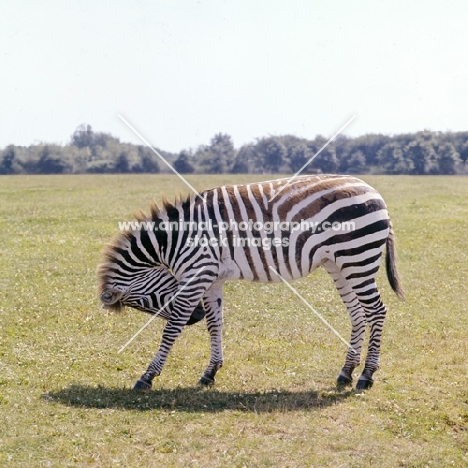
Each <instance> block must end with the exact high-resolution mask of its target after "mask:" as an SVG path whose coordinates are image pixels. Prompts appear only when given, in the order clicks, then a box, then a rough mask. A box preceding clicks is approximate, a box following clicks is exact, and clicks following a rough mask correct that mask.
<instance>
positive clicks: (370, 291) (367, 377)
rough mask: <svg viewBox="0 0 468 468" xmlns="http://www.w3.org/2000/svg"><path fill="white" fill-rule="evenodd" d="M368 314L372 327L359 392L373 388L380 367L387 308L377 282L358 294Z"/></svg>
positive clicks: (358, 383) (368, 322)
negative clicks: (375, 374) (375, 373)
mask: <svg viewBox="0 0 468 468" xmlns="http://www.w3.org/2000/svg"><path fill="white" fill-rule="evenodd" d="M356 294H357V296H358V298H359V300H360V301H361V304H362V307H363V309H364V311H365V314H366V320H367V324H368V325H369V327H370V336H369V347H368V351H367V356H366V364H365V366H364V371H363V372H362V374H361V376H360V377H359V380H358V382H357V385H356V388H357V389H358V390H366V389H368V388H371V387H372V384H373V383H374V381H373V378H372V377H373V375H374V372H375V371H376V370H377V369H378V368H379V366H380V345H381V341H382V330H383V325H384V321H385V315H386V312H387V310H386V308H385V305H384V304H383V302H382V299H381V298H380V293H379V291H378V289H377V285H376V284H375V281H374V282H373V283H372V284H371V285H370V288H369V286H368V287H367V288H366V290H365V291H363V292H358V291H357V292H356Z"/></svg>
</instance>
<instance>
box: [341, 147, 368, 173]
mask: <svg viewBox="0 0 468 468" xmlns="http://www.w3.org/2000/svg"><path fill="white" fill-rule="evenodd" d="M344 172H346V173H347V174H365V172H366V157H365V156H364V153H363V152H362V151H361V150H356V151H354V152H353V153H351V155H350V156H349V158H348V159H347V165H346V169H345V171H344Z"/></svg>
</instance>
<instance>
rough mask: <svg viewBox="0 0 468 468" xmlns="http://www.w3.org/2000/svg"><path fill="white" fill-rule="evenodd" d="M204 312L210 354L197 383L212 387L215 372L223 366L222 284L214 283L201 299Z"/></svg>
mask: <svg viewBox="0 0 468 468" xmlns="http://www.w3.org/2000/svg"><path fill="white" fill-rule="evenodd" d="M203 302H204V305H205V310H206V325H207V328H208V332H209V334H210V341H211V354H210V363H209V364H208V367H207V368H206V369H205V372H203V375H202V376H201V378H200V380H199V383H200V384H201V385H213V384H214V382H215V375H216V372H218V370H219V369H220V368H221V367H222V365H223V344H222V328H223V283H221V282H220V283H215V284H214V285H213V286H212V287H211V288H210V289H209V290H208V291H207V292H206V293H205V296H204V297H203Z"/></svg>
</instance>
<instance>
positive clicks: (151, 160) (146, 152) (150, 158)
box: [138, 146, 161, 174]
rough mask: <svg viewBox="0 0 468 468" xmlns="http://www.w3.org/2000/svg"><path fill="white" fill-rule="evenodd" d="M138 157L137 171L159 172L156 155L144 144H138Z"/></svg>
mask: <svg viewBox="0 0 468 468" xmlns="http://www.w3.org/2000/svg"><path fill="white" fill-rule="evenodd" d="M138 158H139V163H138V167H139V169H140V170H139V171H138V172H145V173H151V174H155V173H159V172H161V169H160V167H159V163H158V160H157V156H156V155H155V154H154V153H153V151H151V150H150V149H149V148H148V147H146V146H138Z"/></svg>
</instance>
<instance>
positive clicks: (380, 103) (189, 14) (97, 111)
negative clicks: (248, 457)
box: [0, 0, 468, 152]
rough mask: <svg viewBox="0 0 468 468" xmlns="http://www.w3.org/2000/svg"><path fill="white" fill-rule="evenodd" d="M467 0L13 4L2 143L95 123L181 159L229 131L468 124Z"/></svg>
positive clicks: (0, 44) (310, 132)
mask: <svg viewBox="0 0 468 468" xmlns="http://www.w3.org/2000/svg"><path fill="white" fill-rule="evenodd" d="M467 18H468V2H466V1H464V0H460V1H451V0H443V1H432V0H414V1H409V0H404V1H399V0H394V1H379V0H373V1H363V0H355V1H349V0H337V1H329V2H325V1H323V0H321V1H315V0H290V1H285V0H282V1H279V0H200V1H192V0H151V1H138V0H134V1H131V2H130V1H121V0H112V1H110V0H101V1H99V2H96V1H94V0H93V1H88V0H85V1H82V0H80V1H67V2H64V1H48V0H41V1H26V0H17V1H15V2H7V1H6V0H0V70H1V73H0V80H1V81H0V82H1V86H0V129H1V130H0V148H3V147H5V146H7V145H9V144H15V145H30V144H40V143H43V142H47V143H59V144H67V143H68V142H69V141H70V137H71V135H72V133H73V131H74V130H75V129H76V127H77V126H78V125H80V124H82V123H87V124H90V125H91V126H92V128H93V130H95V131H102V132H109V133H111V134H112V135H114V136H117V137H119V138H120V139H121V140H122V141H128V142H133V143H138V144H141V143H142V142H141V140H140V139H139V138H138V136H136V134H135V133H133V131H132V130H131V129H130V128H129V127H128V126H127V125H126V124H125V123H124V121H123V120H122V119H121V118H119V114H120V115H121V116H122V117H124V118H125V119H126V120H127V121H128V122H129V123H131V125H132V126H133V127H134V128H135V129H137V130H138V132H139V133H140V134H141V135H142V136H144V137H145V138H146V139H147V140H148V141H149V142H150V143H151V144H153V145H155V146H156V147H158V148H160V149H163V150H166V151H171V152H179V151H181V150H182V149H189V148H193V149H194V148H196V147H198V146H199V145H202V144H209V141H210V139H211V138H212V137H213V136H214V135H215V134H216V133H219V132H222V133H227V134H229V135H231V137H232V139H233V141H234V145H235V146H236V147H237V148H238V147H240V146H242V145H244V144H247V143H250V142H255V141H256V139H257V138H261V137H265V136H269V135H284V134H292V135H296V136H299V137H304V138H310V139H312V138H314V137H315V136H316V135H319V134H320V135H323V136H325V137H331V136H332V135H333V134H334V133H335V132H337V131H338V129H340V128H341V127H342V126H343V125H344V124H345V123H346V122H348V121H349V120H350V119H351V118H352V117H353V116H356V117H355V119H354V120H353V121H352V123H350V124H349V125H348V126H347V127H346V129H345V130H344V131H343V133H344V134H346V135H349V136H358V135H363V134H366V133H384V134H398V133H407V132H416V131H420V130H424V129H428V130H434V131H466V130H468V128H467V126H468V92H467V90H468V60H467V58H466V57H467V47H468V27H467V26H466V24H467V23H466V19H467Z"/></svg>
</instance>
